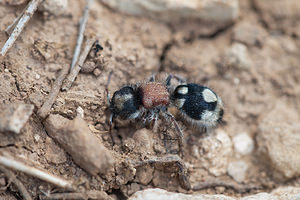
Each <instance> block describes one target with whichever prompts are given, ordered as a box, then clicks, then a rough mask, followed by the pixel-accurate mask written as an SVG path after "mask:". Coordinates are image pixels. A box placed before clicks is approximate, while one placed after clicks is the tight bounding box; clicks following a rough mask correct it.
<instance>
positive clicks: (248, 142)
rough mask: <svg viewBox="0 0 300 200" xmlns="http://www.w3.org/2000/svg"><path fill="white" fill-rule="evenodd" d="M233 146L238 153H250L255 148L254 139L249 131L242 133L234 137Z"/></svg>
mask: <svg viewBox="0 0 300 200" xmlns="http://www.w3.org/2000/svg"><path fill="white" fill-rule="evenodd" d="M232 141H233V146H234V149H235V151H236V152H237V153H239V154H241V155H248V154H250V153H251V152H252V151H253V149H254V141H253V139H252V138H251V137H250V136H249V135H248V134H247V133H245V132H244V133H240V134H238V135H236V136H234V137H233V139H232Z"/></svg>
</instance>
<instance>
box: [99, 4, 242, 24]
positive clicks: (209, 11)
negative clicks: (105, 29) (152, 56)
mask: <svg viewBox="0 0 300 200" xmlns="http://www.w3.org/2000/svg"><path fill="white" fill-rule="evenodd" d="M101 2H103V3H104V4H106V5H108V6H109V7H111V8H113V9H115V10H119V11H121V12H123V13H127V14H131V15H136V16H144V17H150V18H155V19H158V20H160V21H165V22H174V21H178V20H180V19H184V18H185V19H189V20H198V21H210V22H228V21H233V20H235V19H237V17H238V14H239V6H238V1H237V0H227V1H224V0H214V1H206V0H193V1H180V0H176V1H170V0H160V1H157V0H143V1H140V0H123V1H122V2H121V1H119V0H101ZM220 10H222V12H220Z"/></svg>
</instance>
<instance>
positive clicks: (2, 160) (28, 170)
mask: <svg viewBox="0 0 300 200" xmlns="http://www.w3.org/2000/svg"><path fill="white" fill-rule="evenodd" d="M0 165H3V166H5V167H7V168H11V169H13V170H17V171H20V172H24V173H25V174H28V175H31V176H33V177H36V178H39V179H41V180H44V181H46V182H49V183H52V184H53V185H56V186H58V187H61V188H66V189H70V190H74V186H73V184H72V183H71V182H69V181H67V180H64V179H62V178H60V177H57V176H55V175H52V174H49V173H48V172H45V171H43V170H40V169H37V168H34V167H31V166H28V165H25V164H23V163H21V162H19V161H15V160H13V159H11V158H7V157H4V156H2V155H0Z"/></svg>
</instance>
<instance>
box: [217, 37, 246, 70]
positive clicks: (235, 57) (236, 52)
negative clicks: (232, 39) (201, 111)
mask: <svg viewBox="0 0 300 200" xmlns="http://www.w3.org/2000/svg"><path fill="white" fill-rule="evenodd" d="M222 63H224V64H225V65H228V66H232V67H235V68H237V69H247V68H249V67H251V65H252V61H251V59H250V57H249V55H248V49H247V46H245V45H244V44H241V43H234V44H233V45H232V46H231V47H230V48H229V49H227V50H226V52H225V54H224V56H223V60H222Z"/></svg>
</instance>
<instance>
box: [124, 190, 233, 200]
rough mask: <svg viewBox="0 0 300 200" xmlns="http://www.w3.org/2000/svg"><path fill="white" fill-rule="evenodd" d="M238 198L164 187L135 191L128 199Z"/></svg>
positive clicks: (229, 199) (196, 199)
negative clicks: (178, 191)
mask: <svg viewBox="0 0 300 200" xmlns="http://www.w3.org/2000/svg"><path fill="white" fill-rule="evenodd" d="M153 199H157V200H162V199H170V200H208V199H210V200H236V199H235V198H232V197H227V196H224V195H207V194H183V193H176V192H168V191H166V190H163V189H159V188H156V189H145V190H142V191H138V192H136V193H134V194H133V195H132V196H131V197H130V198H129V199H128V200H153Z"/></svg>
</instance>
